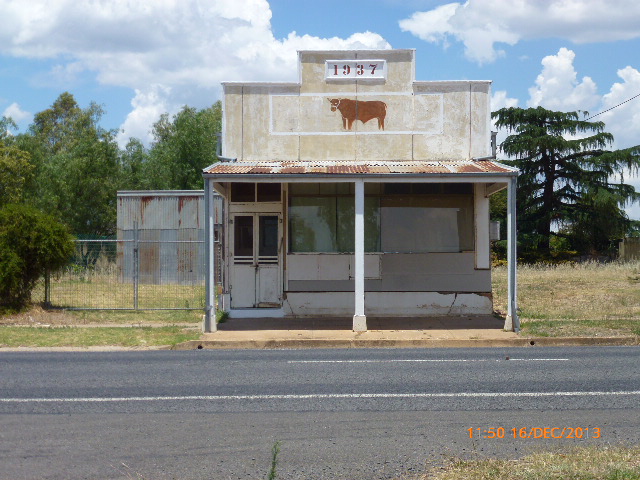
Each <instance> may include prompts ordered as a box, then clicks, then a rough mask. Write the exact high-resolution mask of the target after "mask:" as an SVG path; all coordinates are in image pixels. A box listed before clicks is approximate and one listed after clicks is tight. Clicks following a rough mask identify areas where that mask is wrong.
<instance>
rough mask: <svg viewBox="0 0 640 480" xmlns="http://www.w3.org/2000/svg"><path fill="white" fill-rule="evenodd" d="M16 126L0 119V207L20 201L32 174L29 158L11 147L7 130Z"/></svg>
mask: <svg viewBox="0 0 640 480" xmlns="http://www.w3.org/2000/svg"><path fill="white" fill-rule="evenodd" d="M10 128H11V129H16V128H17V127H16V124H15V123H14V122H13V121H12V120H11V119H10V118H6V117H2V118H1V119H0V205H4V204H7V203H17V202H20V201H22V198H23V192H24V189H25V185H26V184H27V183H28V181H29V180H30V179H31V176H32V174H33V165H31V161H30V160H31V156H30V155H29V154H28V153H27V152H25V151H23V150H20V149H19V148H17V147H14V146H12V145H11V143H13V141H12V140H13V139H12V137H11V136H10V135H9V133H8V132H9V129H10Z"/></svg>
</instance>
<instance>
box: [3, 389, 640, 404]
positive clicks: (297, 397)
mask: <svg viewBox="0 0 640 480" xmlns="http://www.w3.org/2000/svg"><path fill="white" fill-rule="evenodd" d="M632 395H633V396H635V395H640V390H631V391H618V392H597V391H595V392H496V393H494V392H459V393H310V394H305V395H295V394H289V395H287V394H282V395H193V396H176V397H104V398H102V397H80V398H0V403H109V402H159V401H200V400H207V401H220V400H326V399H362V398H364V399H377V398H453V397H458V398H460V397H463V398H505V397H512V398H536V397H611V396H632Z"/></svg>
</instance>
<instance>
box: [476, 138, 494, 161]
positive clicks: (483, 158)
mask: <svg viewBox="0 0 640 480" xmlns="http://www.w3.org/2000/svg"><path fill="white" fill-rule="evenodd" d="M497 136H498V132H491V155H489V156H488V157H473V158H472V159H471V160H473V161H474V162H477V161H479V160H495V159H496V156H497V152H498V144H497V140H496V138H497Z"/></svg>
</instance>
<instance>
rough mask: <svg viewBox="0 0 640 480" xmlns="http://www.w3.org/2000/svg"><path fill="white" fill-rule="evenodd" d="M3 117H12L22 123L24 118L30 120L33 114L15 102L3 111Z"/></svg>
mask: <svg viewBox="0 0 640 480" xmlns="http://www.w3.org/2000/svg"><path fill="white" fill-rule="evenodd" d="M2 116H3V117H10V118H11V119H12V120H13V121H14V122H16V123H21V122H22V121H23V120H30V119H31V117H32V116H33V115H32V114H31V113H29V112H25V111H24V110H22V108H20V105H18V104H17V103H16V102H13V103H12V104H11V105H9V106H8V107H7V108H5V109H4V112H2Z"/></svg>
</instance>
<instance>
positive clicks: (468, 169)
mask: <svg viewBox="0 0 640 480" xmlns="http://www.w3.org/2000/svg"><path fill="white" fill-rule="evenodd" d="M485 171H486V170H483V169H482V168H480V167H478V166H476V165H461V166H459V167H458V168H456V172H458V173H484V172H485Z"/></svg>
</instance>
